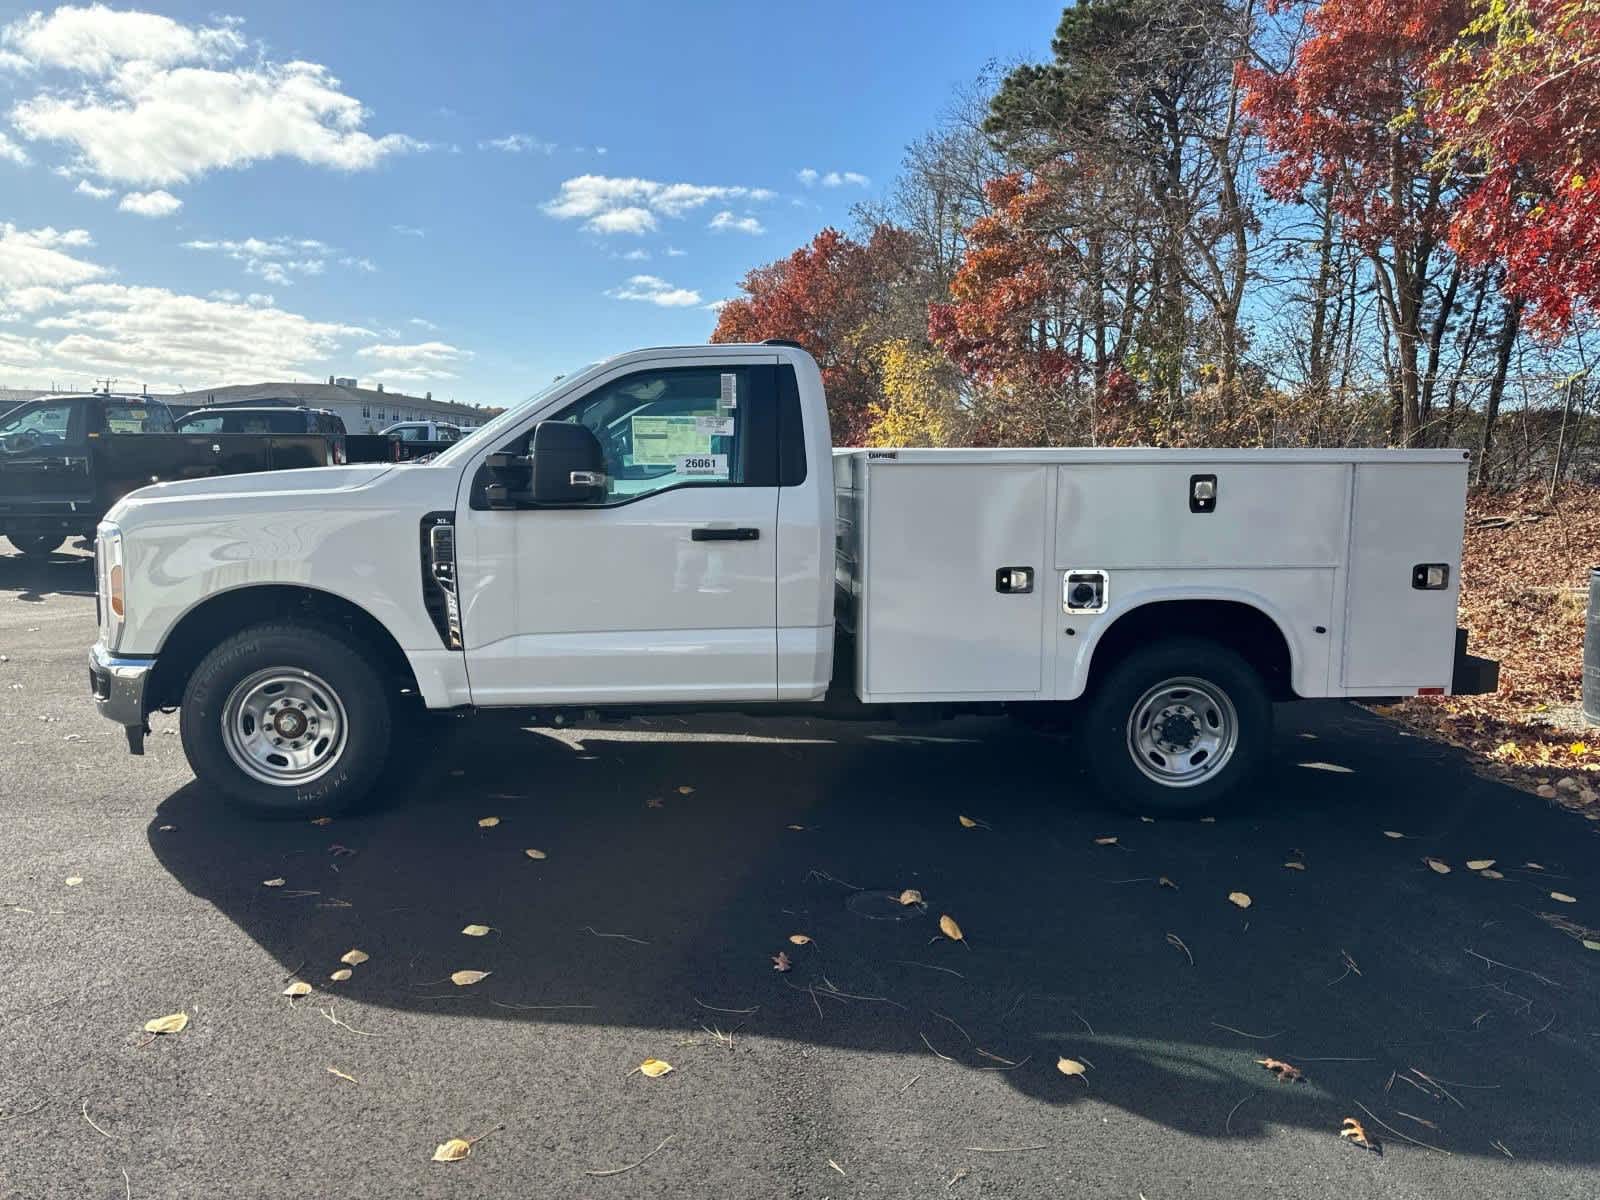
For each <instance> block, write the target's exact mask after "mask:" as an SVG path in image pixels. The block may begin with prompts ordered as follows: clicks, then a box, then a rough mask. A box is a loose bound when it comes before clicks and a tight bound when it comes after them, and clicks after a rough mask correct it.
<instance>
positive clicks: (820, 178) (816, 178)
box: [794, 167, 872, 188]
mask: <svg viewBox="0 0 1600 1200" xmlns="http://www.w3.org/2000/svg"><path fill="white" fill-rule="evenodd" d="M794 177H795V178H796V179H798V180H799V181H800V182H801V183H802V184H803V185H804V186H806V187H815V186H816V185H817V184H819V183H820V184H821V185H822V186H823V187H825V188H836V187H844V186H845V185H846V184H851V185H853V186H855V187H866V186H868V185H869V184H870V183H871V182H872V180H870V179H868V178H867V177H866V176H865V175H863V174H861V173H860V172H859V171H829V172H828V173H827V174H823V173H822V172H820V171H818V170H817V169H816V168H815V167H802V168H801V169H800V170H798V171H796V172H795V173H794Z"/></svg>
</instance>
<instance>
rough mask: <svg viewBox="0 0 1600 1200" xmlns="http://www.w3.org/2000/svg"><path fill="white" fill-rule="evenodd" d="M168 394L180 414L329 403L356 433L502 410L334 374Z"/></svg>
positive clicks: (472, 419)
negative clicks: (208, 408) (217, 407)
mask: <svg viewBox="0 0 1600 1200" xmlns="http://www.w3.org/2000/svg"><path fill="white" fill-rule="evenodd" d="M162 399H164V400H165V401H166V402H167V403H168V404H169V405H171V407H172V410H173V412H174V414H175V415H176V414H182V413H185V412H188V411H190V410H191V409H196V408H202V407H204V406H205V405H208V404H282V405H287V406H291V407H292V406H299V405H303V406H305V407H306V408H325V409H327V410H328V411H329V412H332V413H334V414H335V415H337V416H338V417H339V418H340V419H341V420H343V421H344V427H345V429H346V430H347V431H348V432H350V433H378V432H381V431H382V430H384V429H387V428H388V427H389V426H390V425H393V424H394V423H395V422H396V421H438V422H444V423H447V424H451V425H458V426H460V427H461V428H462V429H476V428H477V427H478V426H479V425H482V424H483V423H484V422H485V421H487V420H488V419H489V418H490V417H492V416H493V415H494V414H495V413H496V412H497V411H499V410H497V409H488V408H480V407H478V406H477V405H472V404H455V403H452V402H450V401H448V400H435V399H434V398H433V393H432V392H428V393H426V394H425V395H422V396H409V395H407V394H406V393H404V392H389V391H385V390H384V387H383V385H382V384H381V383H380V384H379V385H378V386H377V387H376V388H364V387H359V386H357V381H356V380H354V379H349V378H346V377H344V376H332V375H330V376H329V377H328V382H327V383H241V384H235V385H233V386H230V387H214V388H201V389H200V390H198V391H193V392H180V393H178V394H177V395H175V396H163V397H162Z"/></svg>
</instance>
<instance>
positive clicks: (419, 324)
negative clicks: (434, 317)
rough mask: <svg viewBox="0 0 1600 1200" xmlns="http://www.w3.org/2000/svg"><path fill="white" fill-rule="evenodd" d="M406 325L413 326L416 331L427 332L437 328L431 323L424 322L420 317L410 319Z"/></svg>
mask: <svg viewBox="0 0 1600 1200" xmlns="http://www.w3.org/2000/svg"><path fill="white" fill-rule="evenodd" d="M406 324H407V325H415V326H416V327H417V328H418V329H426V330H428V331H429V332H432V331H433V330H435V329H438V328H439V327H438V326H437V325H435V324H434V323H433V322H432V321H428V320H424V319H423V318H422V317H412V318H411V319H410V320H409V321H407V322H406Z"/></svg>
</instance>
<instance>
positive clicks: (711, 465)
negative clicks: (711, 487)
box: [677, 454, 728, 479]
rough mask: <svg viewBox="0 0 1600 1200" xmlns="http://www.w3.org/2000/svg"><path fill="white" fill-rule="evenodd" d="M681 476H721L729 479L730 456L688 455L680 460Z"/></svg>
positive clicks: (678, 465)
mask: <svg viewBox="0 0 1600 1200" xmlns="http://www.w3.org/2000/svg"><path fill="white" fill-rule="evenodd" d="M677 467H678V474H679V475H699V476H708V475H709V476H720V477H721V478H723V479H726V478H727V477H728V456H727V455H726V454H686V455H684V456H683V457H681V458H679V459H678V463H677Z"/></svg>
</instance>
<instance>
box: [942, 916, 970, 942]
mask: <svg viewBox="0 0 1600 1200" xmlns="http://www.w3.org/2000/svg"><path fill="white" fill-rule="evenodd" d="M939 931H940V932H941V933H943V934H944V935H945V937H947V938H949V939H950V940H951V941H952V942H964V941H966V935H965V934H964V933H962V932H961V926H959V925H957V924H956V919H955V918H954V917H952V916H950V915H949V914H948V913H947V914H945V915H944V916H942V917H940V918H939Z"/></svg>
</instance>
